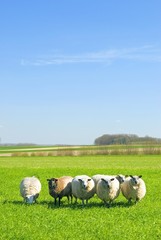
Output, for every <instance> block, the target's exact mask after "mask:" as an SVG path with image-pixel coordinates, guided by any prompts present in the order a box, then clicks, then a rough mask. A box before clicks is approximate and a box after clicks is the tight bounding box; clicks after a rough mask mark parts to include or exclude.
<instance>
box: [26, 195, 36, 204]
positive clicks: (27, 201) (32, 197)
mask: <svg viewBox="0 0 161 240" xmlns="http://www.w3.org/2000/svg"><path fill="white" fill-rule="evenodd" d="M34 201H35V197H34V196H33V195H28V196H26V197H25V202H26V203H29V204H32V203H33V202H34Z"/></svg>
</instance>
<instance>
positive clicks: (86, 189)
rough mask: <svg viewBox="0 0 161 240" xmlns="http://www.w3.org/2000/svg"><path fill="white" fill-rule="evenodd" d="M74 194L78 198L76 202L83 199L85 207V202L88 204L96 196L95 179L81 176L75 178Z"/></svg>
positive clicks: (73, 183)
mask: <svg viewBox="0 0 161 240" xmlns="http://www.w3.org/2000/svg"><path fill="white" fill-rule="evenodd" d="M72 194H73V196H74V197H75V198H76V201H77V198H78V199H81V200H82V204H83V205H84V201H85V200H86V204H87V203H88V200H89V199H90V198H92V197H93V196H94V194H95V183H94V181H93V179H92V178H90V177H89V176H87V175H80V176H76V177H75V178H73V181H72Z"/></svg>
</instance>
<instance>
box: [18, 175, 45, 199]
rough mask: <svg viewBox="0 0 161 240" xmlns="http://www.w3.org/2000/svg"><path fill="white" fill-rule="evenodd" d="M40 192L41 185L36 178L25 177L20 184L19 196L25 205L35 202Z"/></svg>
mask: <svg viewBox="0 0 161 240" xmlns="http://www.w3.org/2000/svg"><path fill="white" fill-rule="evenodd" d="M40 191H41V183H40V181H39V179H38V178H36V177H25V178H24V179H23V180H22V181H21V183H20V194H21V196H22V197H23V198H24V201H25V202H26V203H33V202H36V199H37V198H38V196H39V193H40Z"/></svg>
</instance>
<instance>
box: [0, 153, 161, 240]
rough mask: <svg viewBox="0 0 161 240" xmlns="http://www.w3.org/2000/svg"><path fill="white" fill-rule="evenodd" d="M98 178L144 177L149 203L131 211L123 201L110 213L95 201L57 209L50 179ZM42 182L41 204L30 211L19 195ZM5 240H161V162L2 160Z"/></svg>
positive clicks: (129, 158)
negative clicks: (23, 185) (23, 184)
mask: <svg viewBox="0 0 161 240" xmlns="http://www.w3.org/2000/svg"><path fill="white" fill-rule="evenodd" d="M97 173H105V174H118V173H122V174H133V175H134V174H135V175H136V174H139V175H140V174H142V175H143V179H144V180H145V183H146V186H147V194H146V196H145V198H144V199H143V200H142V201H141V202H140V203H138V204H137V205H130V206H129V205H128V204H127V201H126V199H125V198H123V196H122V195H120V196H119V198H118V199H117V200H116V201H115V203H114V204H113V206H112V207H111V208H110V209H108V208H106V207H105V206H104V204H103V203H102V202H101V201H100V200H99V199H98V198H97V197H96V196H95V197H94V198H92V199H91V200H90V201H89V204H88V206H85V207H84V208H83V207H82V205H81V201H79V202H78V204H73V205H68V203H67V199H66V198H64V199H63V200H62V205H61V206H60V207H55V206H54V205H53V199H52V198H51V197H50V195H49V193H48V186H47V181H46V179H47V178H50V177H59V176H63V175H71V176H75V175H78V174H87V175H89V176H92V175H94V174H97ZM33 175H34V176H37V177H38V178H39V179H40V181H41V183H42V191H41V194H40V197H39V199H38V203H37V204H34V205H26V204H24V203H23V201H22V198H21V196H20V195H19V183H20V181H21V180H22V178H23V177H25V176H33ZM0 176H1V181H0V212H1V221H0V239H6V240H8V239H18V240H19V239H21V240H23V239H24V240H30V239H32V240H36V239H43V240H50V239H56V240H57V239H78V240H79V239H86V240H88V239H92V240H96V239H101V240H102V239H113V240H116V239H117V240H122V239H129V240H133V239H137V240H138V239H140V240H143V239H148V240H149V239H154V240H155V239H160V238H161V218H160V216H161V187H160V176H161V156H160V155H112V156H110V155H94V156H56V157H53V156H47V157H0Z"/></svg>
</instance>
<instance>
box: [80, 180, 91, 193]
mask: <svg viewBox="0 0 161 240" xmlns="http://www.w3.org/2000/svg"><path fill="white" fill-rule="evenodd" d="M78 180H79V182H80V184H81V188H82V189H83V190H87V189H88V186H89V185H88V183H89V182H90V181H91V178H88V179H87V180H83V179H78Z"/></svg>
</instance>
